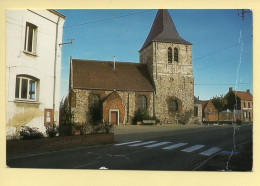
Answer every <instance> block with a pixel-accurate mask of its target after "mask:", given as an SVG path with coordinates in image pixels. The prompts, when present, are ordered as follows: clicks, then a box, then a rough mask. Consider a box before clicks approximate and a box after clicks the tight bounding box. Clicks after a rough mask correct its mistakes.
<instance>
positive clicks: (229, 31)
mask: <svg viewBox="0 0 260 186" xmlns="http://www.w3.org/2000/svg"><path fill="white" fill-rule="evenodd" d="M57 11H59V12H60V13H62V14H63V15H65V16H66V19H65V24H64V28H63V42H64V43H66V42H69V41H70V39H74V40H73V44H67V45H63V46H62V70H61V99H62V98H65V96H66V95H67V94H68V86H69V62H70V56H72V58H73V59H88V60H103V61H113V58H114V56H116V61H121V62H136V63H138V62H139V53H138V51H139V50H140V49H141V47H142V45H143V43H144V41H145V39H146V37H147V36H148V33H149V31H150V28H151V26H152V23H153V20H154V18H155V15H156V13H157V10H155V9H147V10H142V9H124V10H119V9H106V10H104V9H103V10H93V9H92V10H87V9H85V10H82V9H81V10H57ZM246 11H248V10H246ZM169 13H170V15H171V17H172V20H173V22H174V24H175V27H176V29H177V31H178V33H179V35H180V36H181V37H182V38H183V39H185V40H186V41H189V42H191V43H192V63H193V76H194V95H195V96H196V97H198V96H199V99H200V100H208V99H211V98H213V97H214V96H220V95H223V94H226V93H227V92H228V89H229V87H232V88H233V90H240V91H246V89H250V91H251V93H252V92H253V41H252V40H253V35H252V13H251V12H249V13H246V14H245V17H244V20H243V19H242V17H240V16H241V10H237V9H219V10H216V9H215V10H207V9H201V10H200V9H197V10H190V9H187V10H186V9H178V10H174V9H169ZM238 14H239V15H240V16H238Z"/></svg>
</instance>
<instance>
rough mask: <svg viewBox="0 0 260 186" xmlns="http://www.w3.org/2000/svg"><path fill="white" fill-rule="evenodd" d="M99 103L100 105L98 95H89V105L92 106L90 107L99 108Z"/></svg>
mask: <svg viewBox="0 0 260 186" xmlns="http://www.w3.org/2000/svg"><path fill="white" fill-rule="evenodd" d="M99 103H100V97H99V95H98V94H93V95H91V98H90V105H92V106H99Z"/></svg>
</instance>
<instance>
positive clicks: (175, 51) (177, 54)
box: [173, 47, 179, 63]
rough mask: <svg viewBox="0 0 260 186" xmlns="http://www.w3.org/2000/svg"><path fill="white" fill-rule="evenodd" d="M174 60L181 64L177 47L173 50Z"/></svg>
mask: <svg viewBox="0 0 260 186" xmlns="http://www.w3.org/2000/svg"><path fill="white" fill-rule="evenodd" d="M173 59H174V61H175V62H177V63H179V50H178V48H177V47H175V48H174V49H173Z"/></svg>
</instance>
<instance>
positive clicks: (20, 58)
mask: <svg viewBox="0 0 260 186" xmlns="http://www.w3.org/2000/svg"><path fill="white" fill-rule="evenodd" d="M64 21H65V16H64V15H62V14H60V13H59V12H57V11H55V10H30V9H28V10H7V11H6V111H7V112H6V125H7V126H6V137H7V139H10V138H12V137H16V136H17V135H19V130H20V128H21V126H30V127H37V128H38V129H39V131H41V132H43V133H45V130H46V128H45V125H49V124H53V123H56V124H57V125H58V121H59V95H60V71H61V46H62V45H60V44H61V43H62V32H63V24H64Z"/></svg>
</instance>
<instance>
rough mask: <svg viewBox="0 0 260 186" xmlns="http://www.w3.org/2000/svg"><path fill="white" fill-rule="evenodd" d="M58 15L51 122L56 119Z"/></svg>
mask: <svg viewBox="0 0 260 186" xmlns="http://www.w3.org/2000/svg"><path fill="white" fill-rule="evenodd" d="M59 22H60V17H58V21H57V23H55V24H56V39H55V57H54V76H53V81H54V82H53V122H55V121H56V117H55V110H56V104H55V102H56V98H55V96H56V65H57V45H58V27H59Z"/></svg>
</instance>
